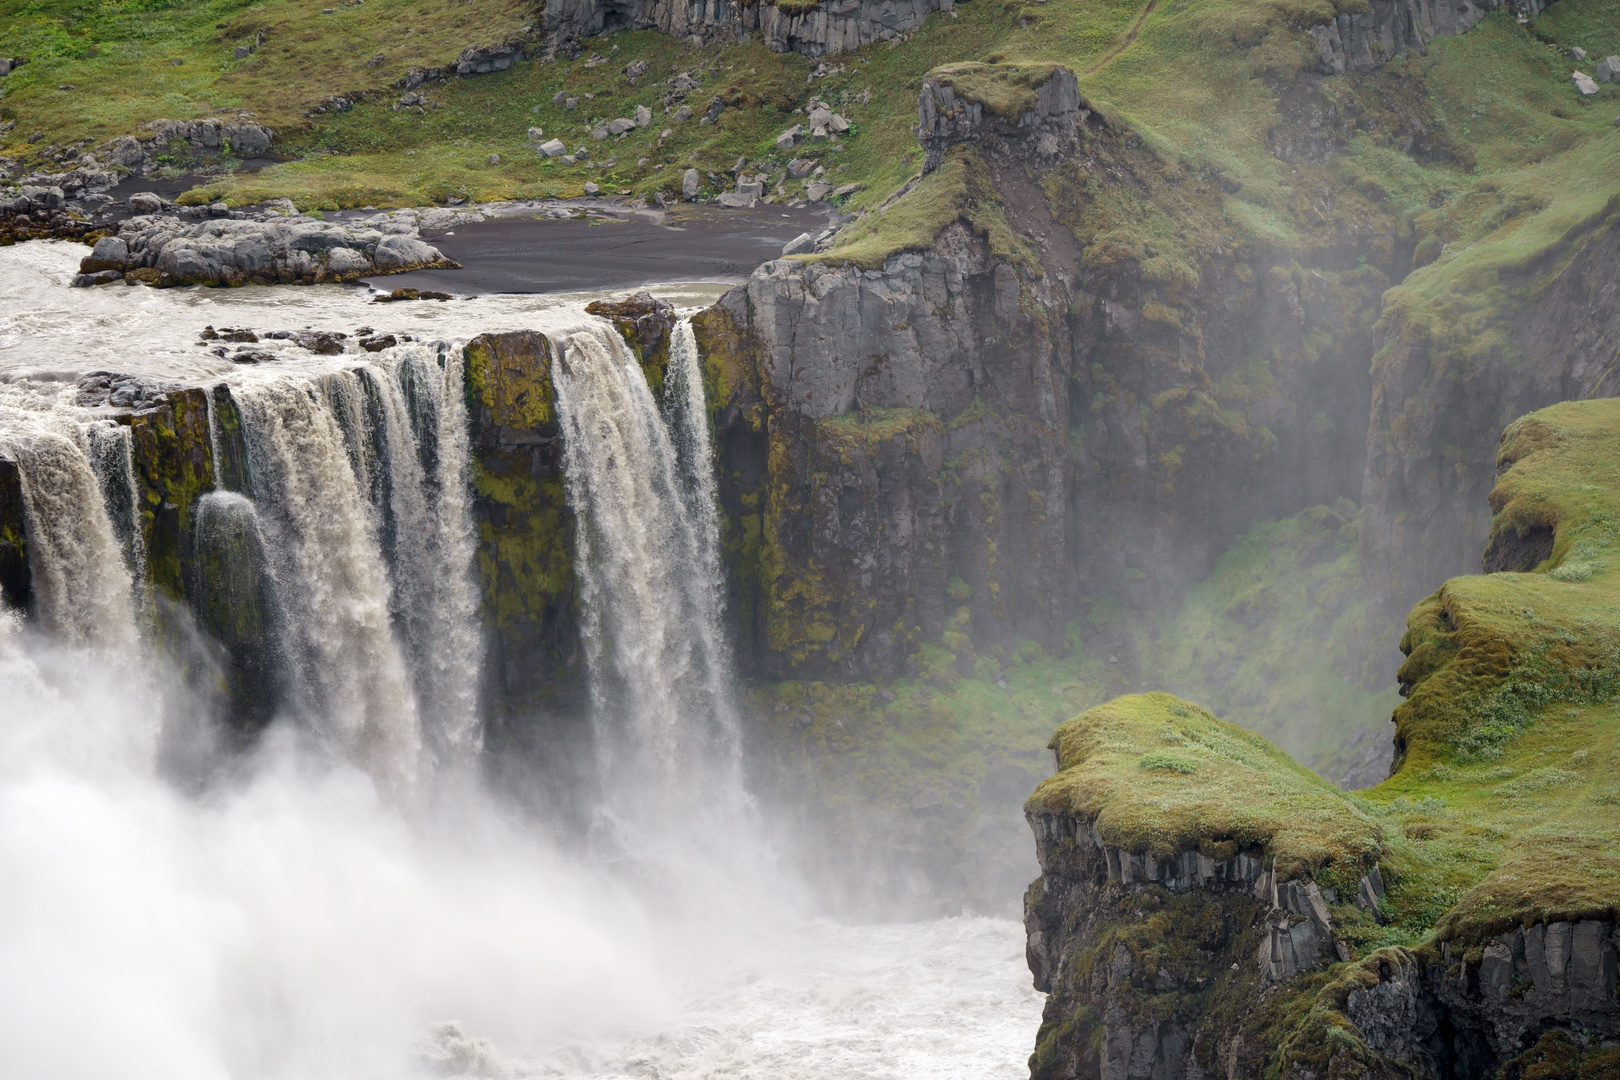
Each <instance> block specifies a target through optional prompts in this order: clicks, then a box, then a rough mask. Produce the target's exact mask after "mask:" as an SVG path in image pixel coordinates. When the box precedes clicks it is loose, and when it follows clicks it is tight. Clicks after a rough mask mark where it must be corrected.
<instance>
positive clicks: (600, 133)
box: [591, 124, 608, 142]
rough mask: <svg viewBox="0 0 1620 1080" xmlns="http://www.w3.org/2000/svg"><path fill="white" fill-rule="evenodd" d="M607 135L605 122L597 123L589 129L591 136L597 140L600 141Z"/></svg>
mask: <svg viewBox="0 0 1620 1080" xmlns="http://www.w3.org/2000/svg"><path fill="white" fill-rule="evenodd" d="M607 137H608V129H607V125H606V124H598V125H597V126H596V127H594V128H592V129H591V138H593V139H595V140H596V141H597V142H601V141H602V140H604V139H606V138H607Z"/></svg>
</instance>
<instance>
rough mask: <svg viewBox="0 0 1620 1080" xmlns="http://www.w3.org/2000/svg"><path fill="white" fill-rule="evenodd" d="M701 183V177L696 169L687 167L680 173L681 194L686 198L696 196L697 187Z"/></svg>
mask: <svg viewBox="0 0 1620 1080" xmlns="http://www.w3.org/2000/svg"><path fill="white" fill-rule="evenodd" d="M702 185H703V178H702V177H701V176H699V175H698V171H697V170H696V169H687V170H686V172H684V173H682V174H681V195H682V196H683V197H685V198H688V199H695V198H697V193H698V188H700V187H701V186H702Z"/></svg>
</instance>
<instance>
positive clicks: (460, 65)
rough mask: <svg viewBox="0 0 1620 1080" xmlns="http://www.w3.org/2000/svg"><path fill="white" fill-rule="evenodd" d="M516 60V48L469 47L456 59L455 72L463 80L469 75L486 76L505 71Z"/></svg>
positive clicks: (505, 46)
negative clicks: (493, 72)
mask: <svg viewBox="0 0 1620 1080" xmlns="http://www.w3.org/2000/svg"><path fill="white" fill-rule="evenodd" d="M517 58H518V46H516V45H511V44H505V45H489V46H483V47H480V46H477V45H469V46H467V47H466V48H465V49H463V50H461V55H460V56H459V57H457V58H456V65H455V71H456V74H457V75H460V76H462V77H463V78H465V77H467V76H469V75H487V74H489V73H490V72H492V71H505V70H506V69H507V68H509V67H511V66H512V64H513V63H514V62H515V61H516V60H517Z"/></svg>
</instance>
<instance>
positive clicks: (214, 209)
mask: <svg viewBox="0 0 1620 1080" xmlns="http://www.w3.org/2000/svg"><path fill="white" fill-rule="evenodd" d="M230 212H231V208H230V206H229V205H227V204H225V203H222V202H213V203H209V204H208V216H209V217H226V216H228V215H229V214H230Z"/></svg>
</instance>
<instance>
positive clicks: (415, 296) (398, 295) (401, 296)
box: [371, 289, 450, 304]
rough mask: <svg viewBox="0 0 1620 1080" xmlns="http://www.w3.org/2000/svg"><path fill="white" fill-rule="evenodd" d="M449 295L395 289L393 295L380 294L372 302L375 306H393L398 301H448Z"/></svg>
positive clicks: (420, 290)
mask: <svg viewBox="0 0 1620 1080" xmlns="http://www.w3.org/2000/svg"><path fill="white" fill-rule="evenodd" d="M448 299H450V294H449V293H444V292H435V291H433V290H432V289H395V290H394V291H393V292H391V293H383V294H379V295H378V296H376V297H375V298H373V300H372V301H371V302H372V303H373V304H391V303H393V302H395V301H397V300H448Z"/></svg>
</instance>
